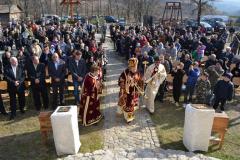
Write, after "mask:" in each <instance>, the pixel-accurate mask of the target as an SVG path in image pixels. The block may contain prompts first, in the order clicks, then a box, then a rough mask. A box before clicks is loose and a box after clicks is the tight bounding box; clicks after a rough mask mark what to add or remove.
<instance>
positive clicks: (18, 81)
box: [4, 57, 25, 120]
mask: <svg viewBox="0 0 240 160" xmlns="http://www.w3.org/2000/svg"><path fill="white" fill-rule="evenodd" d="M10 64H11V65H9V66H7V67H6V68H5V70H4V76H5V78H6V80H7V85H8V93H9V97H10V110H11V114H10V120H12V119H14V118H15V117H16V109H17V104H16V103H17V100H16V95H18V103H19V108H20V111H21V113H25V111H24V106H25V94H24V93H25V92H24V91H25V86H24V80H25V73H24V69H23V68H22V67H21V66H19V65H18V61H17V58H16V57H11V58H10Z"/></svg>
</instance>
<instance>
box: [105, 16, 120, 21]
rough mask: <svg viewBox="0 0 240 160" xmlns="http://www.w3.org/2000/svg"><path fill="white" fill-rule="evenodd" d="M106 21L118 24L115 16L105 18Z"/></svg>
mask: <svg viewBox="0 0 240 160" xmlns="http://www.w3.org/2000/svg"><path fill="white" fill-rule="evenodd" d="M105 21H106V22H107V23H116V22H117V19H116V18H115V17H114V16H105Z"/></svg>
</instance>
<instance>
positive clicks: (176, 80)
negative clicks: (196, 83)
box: [172, 69, 185, 88]
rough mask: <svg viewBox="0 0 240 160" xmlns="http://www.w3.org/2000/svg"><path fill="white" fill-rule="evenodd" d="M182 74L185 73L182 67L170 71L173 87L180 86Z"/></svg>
mask: <svg viewBox="0 0 240 160" xmlns="http://www.w3.org/2000/svg"><path fill="white" fill-rule="evenodd" d="M184 74H185V71H184V70H182V69H178V70H177V72H172V76H173V86H174V87H179V88H181V86H182V82H183V76H184Z"/></svg>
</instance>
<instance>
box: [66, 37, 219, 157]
mask: <svg viewBox="0 0 240 160" xmlns="http://www.w3.org/2000/svg"><path fill="white" fill-rule="evenodd" d="M104 47H106V51H107V54H108V58H109V64H108V66H107V76H106V80H107V81H106V82H105V87H106V94H107V95H106V96H105V98H104V101H103V102H104V104H103V105H102V106H104V108H103V112H104V113H103V114H104V115H105V119H104V120H105V122H104V131H103V132H104V149H103V150H98V151H95V152H93V153H86V154H81V153H80V154H77V155H74V156H68V157H66V158H64V160H73V159H75V160H78V159H79V160H92V159H95V160H125V159H130V160H132V159H135V160H140V159H145V160H147V159H149V160H150V159H178V160H187V159H191V160H198V159H215V158H210V157H205V156H204V155H202V154H197V155H196V154H194V153H190V152H183V151H175V150H163V149H161V148H160V144H159V140H158V138H157V134H156V130H155V127H154V124H153V122H152V120H151V118H150V115H149V113H148V112H147V111H146V110H145V109H143V108H140V109H139V110H137V112H136V115H135V120H134V121H133V122H132V123H131V124H130V125H128V124H126V122H125V121H124V119H123V116H117V115H116V110H117V101H118V92H119V87H118V84H117V82H118V77H119V75H120V73H121V72H122V71H123V70H124V69H125V68H126V64H125V61H126V60H123V58H121V57H119V56H118V55H117V54H116V53H115V52H114V51H113V45H112V44H111V42H110V39H107V41H106V43H105V44H104Z"/></svg>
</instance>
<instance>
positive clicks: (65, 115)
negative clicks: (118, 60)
mask: <svg viewBox="0 0 240 160" xmlns="http://www.w3.org/2000/svg"><path fill="white" fill-rule="evenodd" d="M68 107H71V108H70V110H69V111H68V112H57V111H58V109H59V108H60V107H58V108H57V109H56V110H55V111H54V113H53V114H52V115H51V123H52V129H53V138H54V143H55V148H56V152H57V155H64V154H76V153H77V152H78V150H79V148H80V146H81V143H80V140H79V130H78V118H77V106H68Z"/></svg>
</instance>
